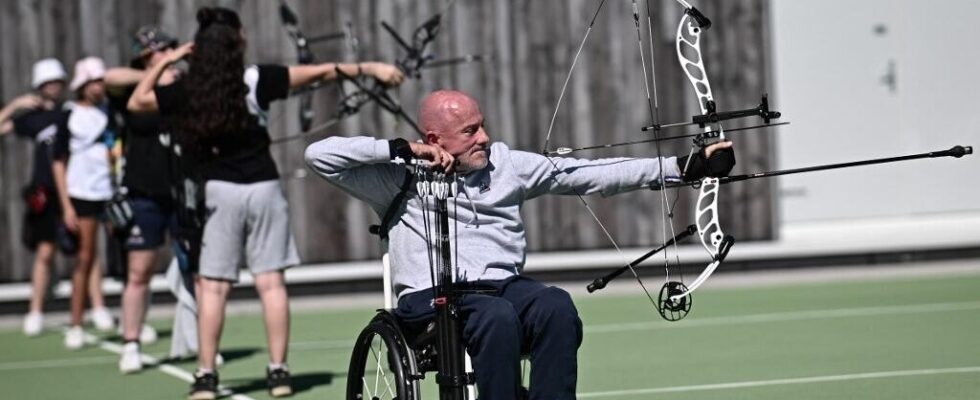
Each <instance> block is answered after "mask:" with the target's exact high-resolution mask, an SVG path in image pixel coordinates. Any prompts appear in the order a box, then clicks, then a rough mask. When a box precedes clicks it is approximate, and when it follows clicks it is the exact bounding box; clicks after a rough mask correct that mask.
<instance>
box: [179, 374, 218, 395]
mask: <svg viewBox="0 0 980 400" xmlns="http://www.w3.org/2000/svg"><path fill="white" fill-rule="evenodd" d="M216 397H218V374H216V373H214V372H204V373H200V372H195V373H194V383H192V384H191V392H190V394H188V395H187V398H188V399H190V400H214V399H215V398H216Z"/></svg>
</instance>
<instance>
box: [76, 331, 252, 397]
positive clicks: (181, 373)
mask: <svg viewBox="0 0 980 400" xmlns="http://www.w3.org/2000/svg"><path fill="white" fill-rule="evenodd" d="M85 342H86V343H90V344H96V345H98V346H99V348H101V349H102V350H105V351H108V352H110V353H115V354H122V345H120V344H119V343H115V342H110V341H106V340H102V339H99V338H98V337H95V336H93V335H91V334H88V333H86V334H85ZM140 358H142V359H143V364H145V365H153V366H155V368H156V369H158V370H160V372H163V373H165V374H167V375H170V376H172V377H174V378H177V379H180V380H182V381H184V382H188V383H190V382H194V375H192V374H191V373H190V372H187V371H185V370H183V369H181V368H178V367H175V366H173V365H170V364H165V363H161V362H160V360H159V359H158V358H156V357H153V356H151V355H148V354H144V353H140ZM218 392H219V393H218V394H219V395H220V396H221V397H229V396H230V398H231V399H233V400H255V399H253V398H251V397H249V396H246V395H243V394H238V393H235V392H233V391H231V390H230V389H228V388H226V387H223V386H220V385H219V386H218Z"/></svg>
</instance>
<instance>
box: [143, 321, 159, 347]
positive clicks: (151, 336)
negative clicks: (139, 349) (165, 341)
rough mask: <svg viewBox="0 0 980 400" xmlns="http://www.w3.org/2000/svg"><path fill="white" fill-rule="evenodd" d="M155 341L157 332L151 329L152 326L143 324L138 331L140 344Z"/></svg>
mask: <svg viewBox="0 0 980 400" xmlns="http://www.w3.org/2000/svg"><path fill="white" fill-rule="evenodd" d="M156 341H157V330H156V329H153V327H152V326H149V325H147V324H143V328H142V329H140V344H151V343H154V342H156Z"/></svg>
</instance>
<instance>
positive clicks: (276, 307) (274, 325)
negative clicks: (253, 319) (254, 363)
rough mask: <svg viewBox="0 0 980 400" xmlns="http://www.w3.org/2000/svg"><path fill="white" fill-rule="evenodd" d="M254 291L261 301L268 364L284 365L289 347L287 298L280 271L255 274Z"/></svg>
mask: <svg viewBox="0 0 980 400" xmlns="http://www.w3.org/2000/svg"><path fill="white" fill-rule="evenodd" d="M255 290H256V291H257V292H258V293H259V298H260V299H261V300H262V318H263V320H264V321H265V335H266V339H267V340H268V345H269V362H271V363H273V364H284V363H285V362H286V355H287V351H288V345H289V296H288V295H287V292H286V285H285V282H284V280H283V274H282V271H275V272H263V273H261V274H256V275H255Z"/></svg>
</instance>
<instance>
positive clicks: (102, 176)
mask: <svg viewBox="0 0 980 400" xmlns="http://www.w3.org/2000/svg"><path fill="white" fill-rule="evenodd" d="M65 107H66V108H67V109H69V110H70V113H69V114H68V120H67V121H66V123H65V125H64V127H65V128H66V129H63V131H61V132H58V134H59V138H58V141H59V143H58V144H56V147H60V149H56V151H55V153H56V158H63V157H64V155H63V154H62V153H63V152H64V151H65V150H67V153H68V166H67V172H66V176H67V181H68V182H67V186H68V197H71V198H73V199H79V200H88V201H105V200H109V199H111V198H112V182H111V180H110V177H109V168H110V165H109V147H108V146H106V144H105V142H104V141H103V134H104V133H105V132H106V130H107V129H108V128H109V116H108V115H106V113H105V112H104V111H103V110H101V109H99V108H98V107H92V106H82V105H79V104H77V103H73V102H69V103H67V104H66V105H65ZM65 142H67V146H66V143H65ZM59 150H60V151H59Z"/></svg>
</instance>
